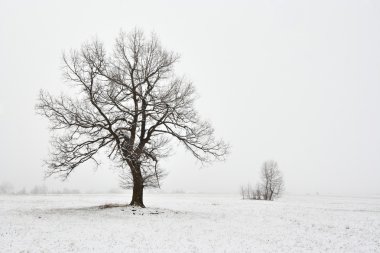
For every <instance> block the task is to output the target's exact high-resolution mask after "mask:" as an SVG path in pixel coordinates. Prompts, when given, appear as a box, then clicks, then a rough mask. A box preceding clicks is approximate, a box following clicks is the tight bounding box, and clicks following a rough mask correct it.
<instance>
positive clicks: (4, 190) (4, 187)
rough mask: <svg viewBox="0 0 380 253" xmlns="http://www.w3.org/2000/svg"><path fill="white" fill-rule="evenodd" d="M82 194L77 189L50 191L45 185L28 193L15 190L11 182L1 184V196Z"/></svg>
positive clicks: (37, 186)
mask: <svg viewBox="0 0 380 253" xmlns="http://www.w3.org/2000/svg"><path fill="white" fill-rule="evenodd" d="M80 193H81V192H80V191H79V190H77V189H68V188H64V189H62V190H50V189H48V188H47V187H46V186H45V185H36V186H34V187H33V188H32V189H31V190H30V191H27V190H26V189H25V188H22V189H21V190H15V188H14V187H13V185H12V184H11V183H9V182H2V183H0V194H16V195H25V194H80Z"/></svg>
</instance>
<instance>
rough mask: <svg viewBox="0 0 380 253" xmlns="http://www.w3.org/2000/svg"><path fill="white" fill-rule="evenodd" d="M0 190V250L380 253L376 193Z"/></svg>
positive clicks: (379, 222)
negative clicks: (273, 196) (140, 195)
mask: <svg viewBox="0 0 380 253" xmlns="http://www.w3.org/2000/svg"><path fill="white" fill-rule="evenodd" d="M128 199H129V195H116V194H115V195H49V196H0V252H380V198H365V199H363V198H347V197H322V196H318V197H317V196H287V197H284V198H282V199H280V200H278V201H274V202H266V201H252V200H241V199H240V197H239V196H237V195H235V196H234V195H202V194H146V198H145V204H146V205H147V206H148V208H146V209H132V208H131V207H116V208H112V209H99V208H95V207H94V206H97V205H103V204H106V203H124V202H126V200H128Z"/></svg>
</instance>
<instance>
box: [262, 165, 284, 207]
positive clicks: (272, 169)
mask: <svg viewBox="0 0 380 253" xmlns="http://www.w3.org/2000/svg"><path fill="white" fill-rule="evenodd" d="M261 179H262V191H263V192H262V196H263V198H264V199H265V200H273V199H274V198H276V197H279V196H280V194H281V193H282V191H283V188H284V183H283V177H282V173H281V171H280V170H279V169H278V164H277V162H275V161H273V160H269V161H266V162H264V164H263V167H262V169H261Z"/></svg>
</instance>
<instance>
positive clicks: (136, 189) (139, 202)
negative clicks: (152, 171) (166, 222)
mask: <svg viewBox="0 0 380 253" xmlns="http://www.w3.org/2000/svg"><path fill="white" fill-rule="evenodd" d="M132 176H133V193H132V200H131V203H130V205H131V206H139V207H145V206H144V202H143V191H144V185H143V178H142V175H141V171H140V167H139V166H136V165H135V166H134V170H133V169H132Z"/></svg>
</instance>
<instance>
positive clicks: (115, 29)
mask: <svg viewBox="0 0 380 253" xmlns="http://www.w3.org/2000/svg"><path fill="white" fill-rule="evenodd" d="M148 6H149V8H147V7H148ZM379 14H380V3H378V2H376V1H195V2H194V1H192V2H191V3H190V2H182V1H139V2H137V1H108V2H107V5H104V3H102V2H101V1H81V2H77V1H64V2H58V1H33V2H31V1H12V2H11V1H0V35H1V37H0V38H1V39H0V69H1V72H0V85H1V86H0V87H1V90H0V137H1V142H0V151H1V152H0V154H1V155H0V158H1V159H0V182H3V181H4V182H10V183H11V184H13V185H14V187H15V188H16V189H21V188H23V187H26V188H28V189H31V188H32V187H34V186H35V185H42V184H44V185H47V186H48V187H49V188H52V189H62V188H73V189H79V190H81V191H96V192H99V191H107V190H109V189H115V188H118V184H119V182H118V179H119V178H118V174H117V172H116V171H115V168H114V165H113V164H112V163H110V162H108V161H107V160H106V159H104V161H102V164H101V165H100V166H99V167H98V168H97V169H94V168H93V166H92V165H91V164H83V165H81V166H80V167H79V168H78V169H76V170H75V171H74V172H73V173H72V174H71V175H70V177H69V178H68V180H67V181H64V182H62V181H61V180H60V179H57V178H54V177H51V178H48V179H44V168H43V166H42V165H43V160H44V159H45V158H46V157H47V154H48V149H49V136H50V135H51V133H50V132H49V130H48V122H47V121H46V120H45V119H43V118H42V117H40V116H38V115H36V113H35V104H36V101H37V97H38V93H39V90H40V89H46V90H49V91H52V92H54V93H56V94H60V93H61V92H70V85H68V84H67V83H65V82H64V81H63V78H62V72H61V67H62V52H63V51H67V50H70V49H71V48H79V47H80V45H82V43H84V42H86V41H89V40H91V39H92V38H94V37H97V38H99V39H100V40H102V41H104V43H105V44H106V46H107V48H109V50H111V48H112V45H113V43H114V38H115V37H116V35H117V34H118V33H119V32H120V30H125V31H130V30H132V29H134V28H135V27H138V28H140V29H142V30H144V31H145V32H146V33H150V32H154V33H155V34H157V36H158V37H159V38H160V40H161V42H162V44H163V45H164V46H165V47H166V48H168V49H170V50H173V51H175V52H177V53H179V54H180V55H181V61H180V63H179V64H178V66H177V71H178V72H179V73H181V74H183V75H184V76H185V77H186V78H188V79H189V80H192V82H193V84H194V86H195V87H196V89H197V93H198V94H199V99H198V101H197V103H196V107H197V110H198V111H199V112H200V114H201V115H202V116H203V117H204V119H207V120H209V121H210V122H211V123H212V124H213V126H214V128H215V129H216V135H217V136H220V137H223V138H224V139H225V140H226V141H227V142H228V143H229V144H230V145H231V151H230V154H229V156H228V157H227V159H226V161H225V162H217V163H213V164H212V165H209V166H202V165H201V164H200V163H198V162H196V161H195V160H194V158H192V156H191V154H190V153H189V152H186V150H185V149H184V148H182V147H181V146H177V145H176V144H175V143H173V144H174V145H173V149H172V156H170V157H169V158H167V159H165V160H164V161H163V163H162V167H163V168H165V169H166V170H167V171H168V172H169V175H168V177H167V178H166V179H165V180H164V181H163V185H162V190H163V191H169V192H170V191H178V190H181V191H185V192H210V193H211V192H212V193H236V192H238V191H239V186H240V185H242V184H245V183H247V182H249V181H255V180H256V179H257V177H258V175H259V170H260V167H261V165H262V164H263V162H264V161H266V160H268V159H273V160H275V161H277V162H278V165H279V168H280V169H281V171H282V172H283V174H284V181H285V189H286V192H289V193H297V194H305V193H311V194H315V193H324V194H349V195H353V194H380V185H379V183H378V179H379V178H380V166H379V164H380V156H379V155H378V152H379V150H380V131H379V129H380V113H379V108H380V85H379V83H380V72H379V69H380V60H379V59H380V48H379V46H378V45H379V44H380V34H379V32H378V31H379V30H380V15H379Z"/></svg>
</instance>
